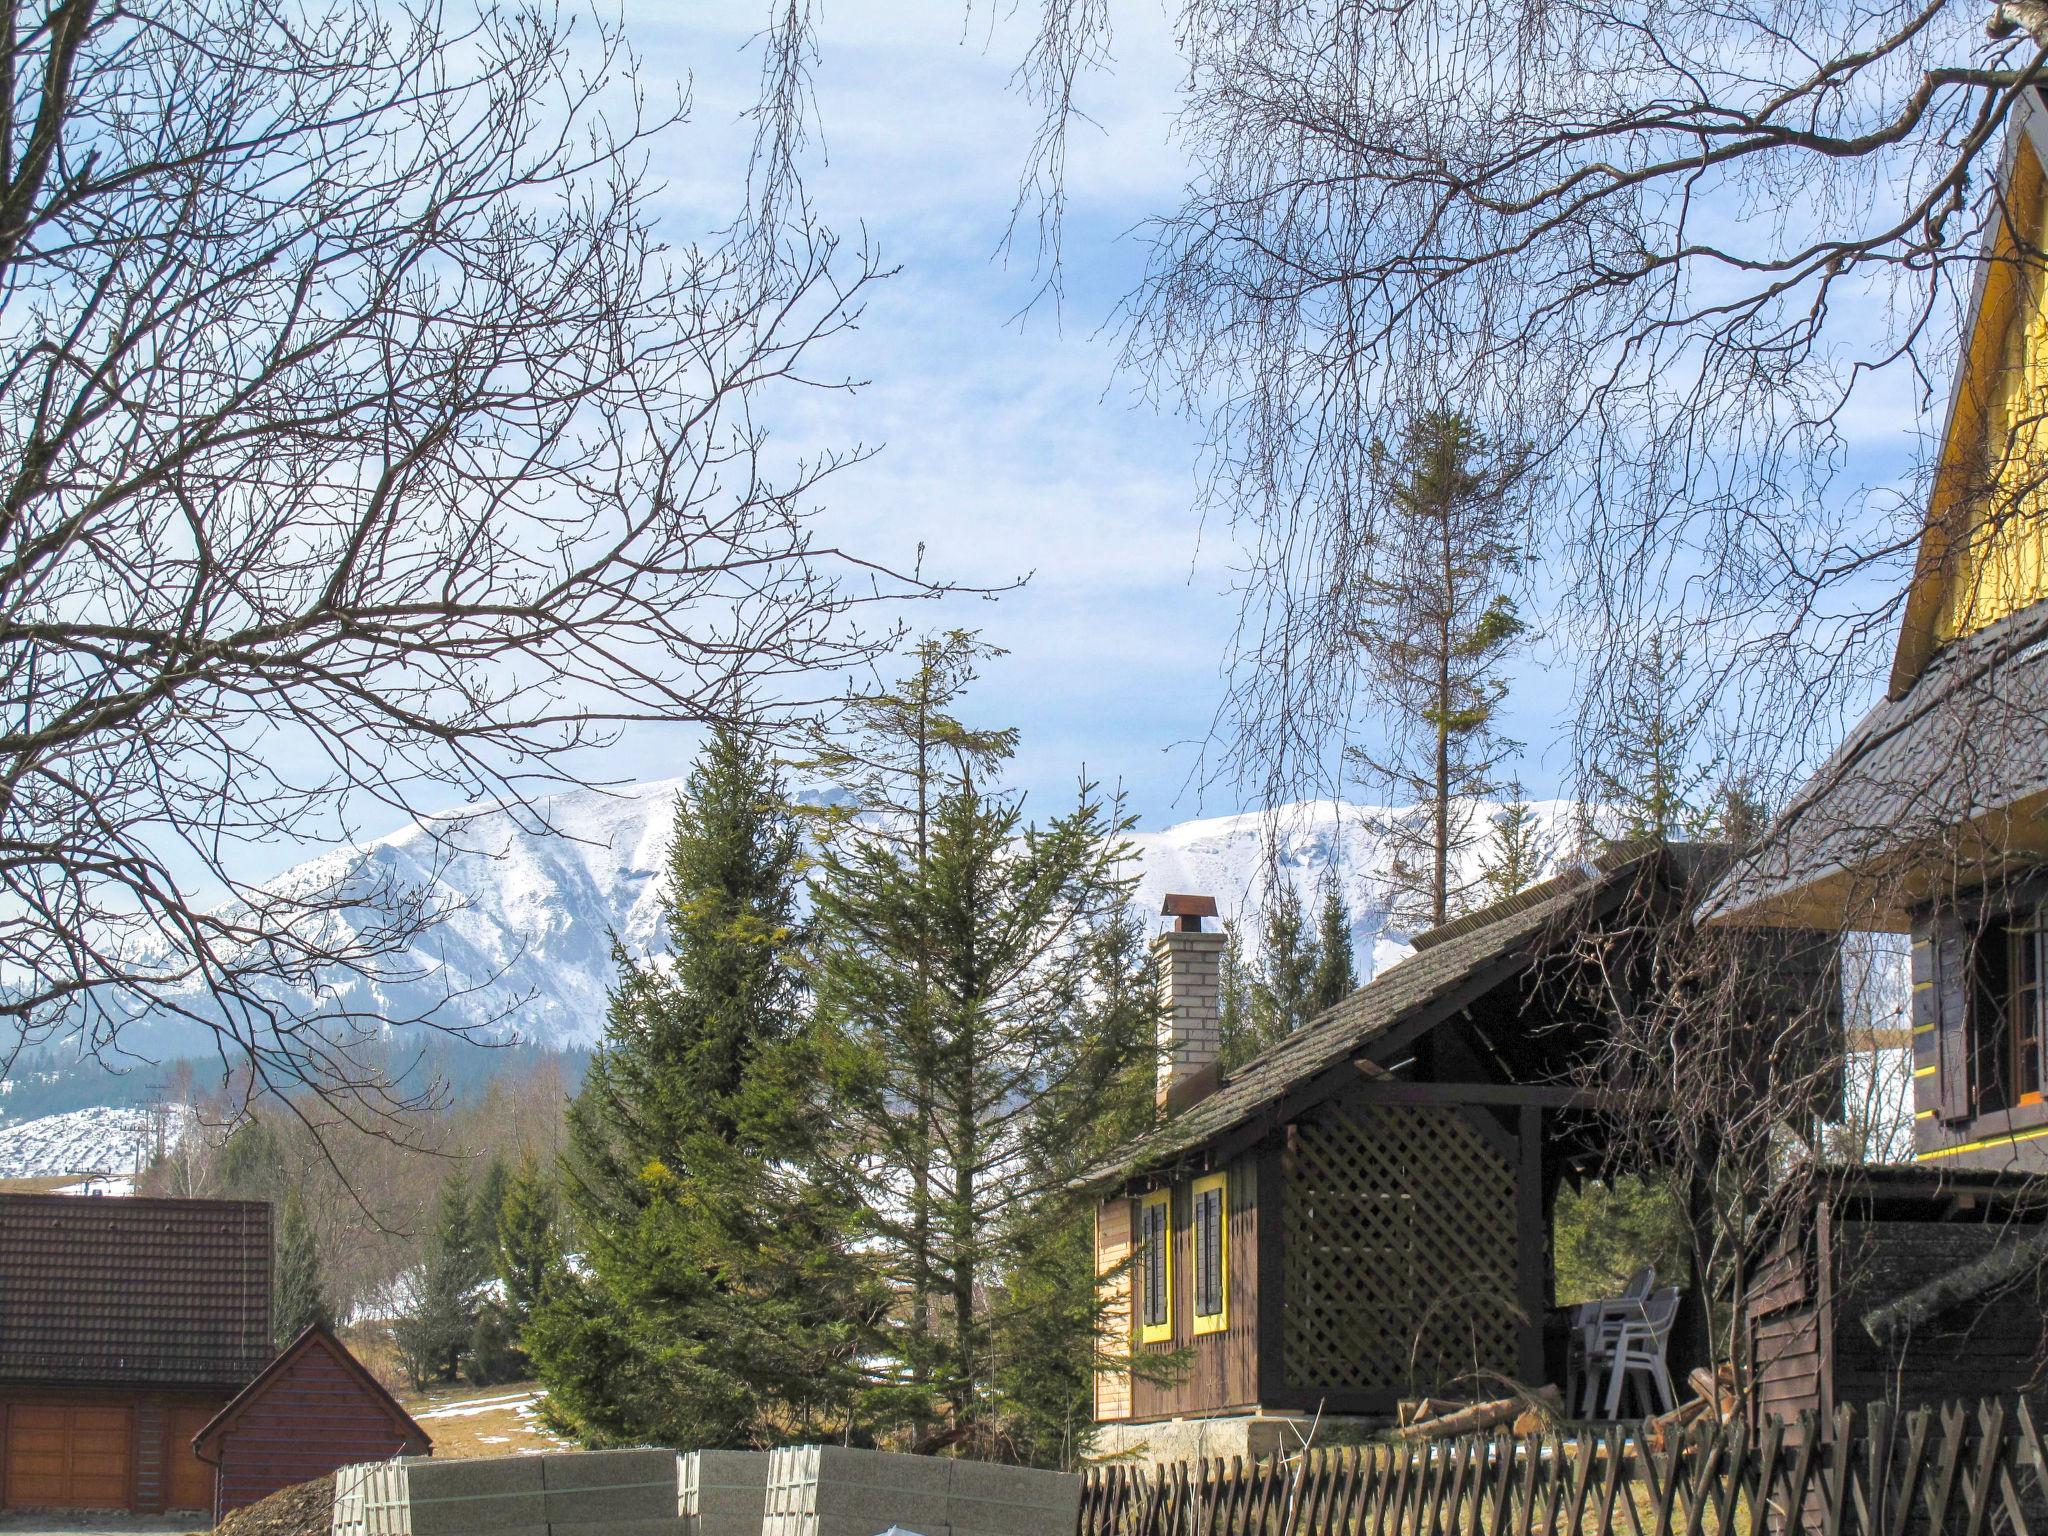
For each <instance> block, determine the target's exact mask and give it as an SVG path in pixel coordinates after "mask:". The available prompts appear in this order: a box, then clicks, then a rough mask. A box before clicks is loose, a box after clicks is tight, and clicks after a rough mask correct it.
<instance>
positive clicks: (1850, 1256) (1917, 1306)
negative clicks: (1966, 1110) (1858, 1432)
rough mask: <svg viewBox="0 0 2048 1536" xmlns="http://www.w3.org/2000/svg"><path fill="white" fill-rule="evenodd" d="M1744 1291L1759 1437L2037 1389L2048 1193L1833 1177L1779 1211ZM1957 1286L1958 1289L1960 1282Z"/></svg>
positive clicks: (1912, 1176)
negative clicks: (1856, 1416)
mask: <svg viewBox="0 0 2048 1536" xmlns="http://www.w3.org/2000/svg"><path fill="white" fill-rule="evenodd" d="M1779 1207H1780V1214H1779V1215H1778V1217H1777V1219H1776V1221H1775V1223H1774V1226H1773V1229H1772V1230H1771V1231H1770V1233H1769V1234H1768V1236H1767V1237H1766V1238H1765V1240H1764V1241H1763V1242H1761V1243H1760V1244H1759V1245H1758V1247H1757V1252H1756V1255H1755V1258H1754V1260H1753V1262H1752V1264H1751V1267H1750V1273H1749V1276H1748V1280H1749V1285H1748V1293H1747V1297H1746V1302H1745V1308H1744V1315H1743V1329H1742V1354H1743V1366H1744V1370H1745V1377H1746V1379H1747V1380H1748V1381H1749V1383H1750V1387H1751V1390H1750V1395H1749V1408H1750V1413H1751V1416H1752V1422H1753V1423H1754V1424H1756V1425H1758V1426H1760V1425H1761V1423H1762V1421H1763V1420H1764V1419H1766V1418H1769V1417H1776V1418H1779V1419H1782V1420H1784V1421H1785V1422H1786V1423H1788V1424H1791V1423H1794V1422H1796V1421H1797V1420H1798V1419H1799V1418H1800V1416H1801V1415H1802V1414H1811V1415H1812V1416H1813V1417H1814V1419H1815V1420H1816V1421H1818V1422H1820V1423H1823V1424H1825V1423H1829V1422H1831V1421H1832V1419H1833V1417H1834V1414H1835V1410H1836V1409H1837V1408H1839V1407H1842V1406H1845V1405H1850V1404H1854V1405H1857V1406H1859V1407H1868V1406H1869V1405H1871V1404H1873V1403H1888V1404H1889V1405H1891V1407H1893V1408H1894V1409H1897V1410H1901V1411H1903V1410H1905V1409H1910V1408H1919V1407H1927V1406H1932V1405H1936V1404H1941V1403H1947V1402H1953V1401H1956V1400H1957V1399H1974V1398H1978V1397H1988V1396H1997V1395H2001V1394H2006V1393H2011V1392H2017V1391H2020V1390H2022V1389H2031V1388H2035V1387H2038V1386H2039V1385H2040V1360H2041V1345H2042V1334H2043V1329H2044V1327H2048V1306H2044V1302H2048V1296H2044V1294H2043V1291H2044V1281H2043V1277H2042V1273H2041V1269H2040V1265H2039V1263H2038V1254H2036V1255H2035V1259H2036V1262H2034V1263H2031V1264H2014V1263H2000V1262H1999V1259H2000V1258H2001V1256H2012V1255H2017V1254H2018V1253H2019V1251H2020V1250H2022V1249H2023V1248H2027V1247H2031V1246H2032V1245H2035V1244H2038V1242H2039V1240H2040V1238H2041V1237H2042V1235H2043V1234H2044V1233H2048V1225H2044V1222H2048V1193H2044V1191H2043V1190H2042V1189H2041V1187H2040V1185H2039V1183H2038V1181H2036V1180H2034V1179H2032V1178H2030V1177H2028V1176H2026V1175H2023V1174H2012V1173H1991V1172H1980V1171H1977V1170H1972V1169H1964V1168H1956V1167H1953V1166H1943V1165H1939V1164H1937V1165H1934V1166H1927V1167H1903V1168H1879V1167H1845V1168H1827V1169H1820V1170H1816V1171H1813V1172H1810V1173H1808V1174H1806V1175H1805V1176H1803V1177H1802V1179H1801V1180H1800V1181H1799V1183H1798V1185H1797V1186H1796V1188H1795V1189H1794V1190H1793V1191H1791V1192H1790V1198H1788V1199H1785V1200H1782V1201H1781V1202H1779ZM1958 1277H1960V1281H1961V1283H1959V1281H1958Z"/></svg>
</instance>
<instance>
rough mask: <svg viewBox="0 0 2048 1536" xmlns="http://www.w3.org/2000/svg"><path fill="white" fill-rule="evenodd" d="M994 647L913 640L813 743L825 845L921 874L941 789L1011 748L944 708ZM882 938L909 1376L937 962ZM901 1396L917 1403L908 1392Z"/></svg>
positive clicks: (919, 1292) (965, 636)
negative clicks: (829, 787) (899, 1064)
mask: <svg viewBox="0 0 2048 1536" xmlns="http://www.w3.org/2000/svg"><path fill="white" fill-rule="evenodd" d="M1001 654H1002V652H1001V651H1000V650H998V649H997V648H996V647H994V646H991V645H989V644H987V643H986V642H984V641H983V640H982V639H981V638H980V636H978V635H977V634H975V633H974V632H972V631H970V630H957V629H956V630H948V631H945V632H944V633H941V634H936V635H928V636H926V637H925V638H924V639H922V640H920V641H919V642H918V643H917V644H916V645H915V646H914V647H913V648H912V650H911V654H910V661H911V666H910V669H909V671H908V673H907V674H906V675H905V676H904V677H903V678H902V679H901V680H900V681H899V682H898V683H897V684H896V686H895V687H893V688H877V689H875V690H873V691H872V692H868V693H864V694H860V695H858V696H856V697H855V698H854V699H853V700H852V702H851V703H850V705H849V706H848V708H847V709H846V711H845V712H844V714H843V715H842V717H841V718H840V720H839V721H838V722H836V725H837V730H836V733H835V734H834V735H833V736H832V737H831V738H829V739H827V740H824V741H822V742H820V743H819V745H818V748H817V751H816V752H815V754H814V755H813V757H812V758H811V759H810V761H809V762H808V763H807V764H806V765H805V767H806V769H807V771H810V772H814V773H817V774H820V775H822V776H823V777H825V778H827V779H829V780H831V781H832V782H834V783H835V784H836V785H837V786H838V788H839V790H840V791H841V793H842V802H841V803H840V804H839V805H837V806H834V807H831V808H829V809H828V810H826V811H825V812H823V813H822V814H821V815H820V816H819V817H818V820H819V821H820V823H821V825H820V827H819V831H820V834H821V840H822V841H823V842H825V843H827V844H828V845H829V844H830V843H832V842H833V841H835V839H837V840H844V839H847V838H853V839H857V840H860V841H863V842H868V843H876V842H879V843H881V844H883V845H885V846H888V847H891V848H894V849H895V850H896V851H897V852H898V853H899V854H900V855H901V856H902V857H903V859H904V860H905V862H906V863H907V864H908V866H909V867H910V868H911V869H912V870H913V871H916V872H919V873H920V875H921V873H922V872H923V871H924V870H925V868H926V866H927V864H928V862H929V860H930V856H931V842H932V824H933V817H934V815H935V813H936V808H937V806H938V803H939V801H940V799H941V798H942V797H943V796H944V795H945V794H946V792H947V790H948V788H949V787H951V786H954V785H958V784H962V783H967V782H971V781H973V780H974V779H976V778H978V777H986V776H988V775H990V774H993V773H995V772H996V771H998V770H999V768H1000V766H1001V765H1002V764H1003V763H1004V762H1006V761H1007V760H1008V759H1009V756H1010V754H1011V753H1012V752H1013V751H1015V750H1016V743H1017V733H1016V732H1015V731H1014V730H1010V729H989V728H985V727H973V726H969V725H967V724H965V723H964V722H963V721H962V720H960V719H959V717H958V716H957V715H955V714H954V713H953V710H954V706H955V705H956V704H957V703H958V701H959V699H960V698H961V696H962V695H963V694H964V693H965V692H966V691H967V688H968V687H969V685H970V684H972V682H973V681H974V678H975V675H976V668H977V667H978V666H979V665H980V663H981V662H983V661H985V660H987V659H989V658H992V657H995V656H1000V655H1001ZM856 817H857V818H859V820H858V821H857V822H856V820H855V818H856ZM889 942H890V946H891V949H892V951H893V953H894V954H895V955H896V956H897V957H898V960H899V962H900V964H899V965H898V967H897V968H896V970H895V971H894V972H893V973H892V974H893V977H894V983H895V985H896V986H897V988H898V992H897V996H896V997H895V998H894V999H893V1002H892V1006H893V1008H894V1010H895V1012H896V1014H897V1016H898V1018H899V1019H900V1020H901V1027H900V1030H899V1038H898V1040H897V1048H898V1049H899V1050H900V1051H902V1052H903V1053H904V1061H903V1068H904V1070H903V1073H902V1083H901V1086H902V1089H903V1092H904V1095H905V1098H904V1105H905V1111H906V1112H905V1117H904V1119H905V1123H904V1125H903V1126H902V1127H900V1128H899V1130H898V1133H897V1135H896V1137H895V1148H896V1156H897V1157H898V1158H899V1160H900V1162H901V1164H902V1168H903V1177H904V1180H905V1187H904V1189H903V1190H902V1192H901V1193H902V1201H903V1220H902V1223H901V1225H902V1241H903V1242H904V1244H905V1247H906V1254H905V1260H906V1263H907V1266H908V1274H907V1276H906V1278H905V1280H904V1284H905V1287H906V1289H907V1291H908V1301H907V1305H906V1308H905V1311H906V1314H907V1319H908V1321H907V1330H908V1341H907V1343H906V1345H905V1351H906V1357H907V1358H913V1359H915V1360H917V1361H918V1362H920V1363H919V1364H918V1365H916V1366H915V1367H913V1372H912V1374H913V1376H914V1377H917V1378H918V1379H922V1378H923V1376H924V1375H925V1374H928V1372H929V1369H930V1364H931V1358H932V1357H931V1351H930V1349H929V1347H928V1344H927V1336H928V1334H929V1332H930V1329H931V1322H932V1316H933V1308H934V1306H935V1304H936V1299H937V1293H938V1284H939V1280H938V1261H937V1257H936V1248H937V1244H938V1230H937V1226H936V1224H935V1218H934V1211H935V1208H936V1205H937V1202H938V1200H939V1198H940V1195H939V1191H938V1188H937V1186H936V1184H935V1182H934V1179H935V1177H936V1169H937V1167H938V1163H939V1148H938V1140H937V1137H938V1132H937V1115H938V1107H937V1087H936V1085H937V1081H938V1076H939V1071H940V1064H939V1062H938V1060H937V1057H936V1054H935V1048H936V1037H935V1035H934V1033H933V1030H932V1028H931V1026H930V1025H929V1024H928V1023H927V1021H926V1015H927V1014H928V1013H929V1011H930V1009H931V1007H932V989H933V987H934V985H935V982H934V979H933V977H934V973H935V971H936V969H937V966H936V962H935V959H934V957H933V956H932V954H931V953H929V951H930V948H931V944H932V942H933V940H932V936H931V935H928V934H923V933H918V932H898V933H895V934H892V935H891V936H890V940H889ZM911 1396H912V1399H913V1407H914V1408H915V1401H916V1397H917V1394H916V1392H915V1391H913V1392H912V1394H911ZM918 1427H919V1428H920V1429H921V1428H922V1425H921V1423H920V1424H919V1425H918Z"/></svg>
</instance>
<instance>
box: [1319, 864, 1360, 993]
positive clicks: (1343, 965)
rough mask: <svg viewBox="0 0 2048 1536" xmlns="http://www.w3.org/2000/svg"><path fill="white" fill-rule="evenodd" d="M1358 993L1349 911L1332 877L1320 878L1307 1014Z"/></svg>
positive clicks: (1341, 892)
mask: <svg viewBox="0 0 2048 1536" xmlns="http://www.w3.org/2000/svg"><path fill="white" fill-rule="evenodd" d="M1357 990H1358V971H1357V968H1356V966H1355V964H1354V963H1353V960H1352V957H1351V909H1350V907H1349V906H1347V905H1346V904H1345V901H1344V892H1343V890H1342V889H1341V888H1340V887H1339V886H1338V884H1337V877H1336V875H1335V873H1333V872H1328V871H1326V872H1325V873H1324V875H1323V895H1322V902H1321V905H1320V907H1319V908H1318V910H1317V915H1316V969H1315V975H1314V977H1313V978H1312V979H1311V980H1310V982H1309V1013H1310V1016H1311V1017H1313V1016H1314V1015H1316V1014H1319V1013H1322V1012H1323V1011H1324V1010H1326V1009H1329V1008H1334V1007H1336V1006H1337V1004H1339V1003H1341V1002H1343V1001H1344V999H1345V998H1347V997H1349V996H1350V995H1351V994H1352V993H1353V992H1355V991H1357Z"/></svg>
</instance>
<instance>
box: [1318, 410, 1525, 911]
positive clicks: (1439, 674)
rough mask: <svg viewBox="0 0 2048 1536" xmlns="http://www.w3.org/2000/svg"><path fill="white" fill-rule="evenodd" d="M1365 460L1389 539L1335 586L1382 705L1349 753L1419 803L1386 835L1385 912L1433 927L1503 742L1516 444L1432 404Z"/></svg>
mask: <svg viewBox="0 0 2048 1536" xmlns="http://www.w3.org/2000/svg"><path fill="white" fill-rule="evenodd" d="M1373 458H1374V463H1375V465H1376V466H1377V467H1378V469H1379V470H1380V472H1381V474H1382V475H1383V476H1384V477H1385V479H1386V481H1387V485H1386V494H1385V502H1386V508H1387V511H1388V514H1389V522H1388V525H1387V526H1388V529H1389V533H1390V537H1389V539H1388V540H1387V543H1386V546H1385V550H1384V555H1383V558H1381V559H1378V560H1375V561H1373V562H1371V564H1370V565H1369V567H1368V569H1367V574H1365V575H1364V576H1363V577H1362V578H1361V579H1360V580H1359V582H1358V585H1357V588H1356V590H1355V591H1354V592H1352V593H1351V594H1349V596H1350V599H1351V602H1352V605H1353V612H1354V614H1355V618H1354V622H1353V628H1352V638H1353V639H1354V640H1355V641H1356V642H1357V643H1358V645H1359V646H1360V647H1361V649H1362V651H1363V659H1364V662H1365V665H1366V666H1367V667H1368V668H1369V669H1370V672H1371V675H1372V678H1373V680H1374V682H1375V683H1376V684H1377V687H1378V691H1379V695H1380V697H1381V698H1383V699H1384V700H1385V702H1386V706H1387V719H1386V721H1385V726H1386V732H1385V746H1384V748H1382V749H1381V750H1378V751H1369V750H1367V749H1364V748H1354V749H1353V750H1352V752H1351V754H1350V755H1351V757H1352V760H1353V761H1354V762H1356V763H1358V764H1360V765H1362V766H1363V767H1364V768H1365V769H1367V770H1368V773H1369V775H1370V776H1371V777H1372V778H1374V779H1377V780H1378V781H1379V782H1381V783H1383V784H1385V785H1386V786H1388V789H1389V791H1390V793H1393V794H1395V795H1396V796H1398V797H1399V798H1401V799H1402V800H1404V801H1407V800H1413V801H1417V802H1420V803H1421V804H1422V806H1423V808H1424V817H1423V822H1422V824H1421V826H1420V827H1410V826H1409V825H1408V824H1406V823H1401V822H1396V823H1394V824H1393V825H1392V826H1391V827H1390V829H1389V831H1390V835H1391V836H1392V838H1393V839H1394V842H1395V858H1394V861H1393V870H1394V873H1395V875H1396V877H1397V880H1398V881H1399V883H1400V885H1401V887H1402V889H1401V893H1400V895H1401V901H1400V905H1399V906H1398V907H1397V909H1396V910H1397V913H1398V914H1400V915H1401V916H1402V918H1403V920H1404V921H1411V922H1421V923H1424V924H1427V925H1428V926H1432V927H1433V926H1436V925H1438V924H1441V923H1443V922H1445V921H1447V920H1448V919H1449V918H1451V917H1454V916H1455V915H1457V912H1458V911H1459V910H1461V909H1462V908H1463V907H1464V906H1465V905H1466V903H1467V899H1468V893H1467V891H1466V890H1465V888H1464V887H1463V886H1462V885H1461V884H1459V883H1458V882H1457V880H1456V878H1455V876H1454V872H1453V868H1452V865H1453V861H1454V860H1455V858H1456V856H1457V854H1458V853H1459V852H1460V851H1461V850H1462V849H1464V848H1465V847H1467V846H1469V844H1470V843H1471V842H1472V841H1473V839H1474V837H1475V836H1476V835H1477V834H1476V832H1475V829H1474V828H1473V826H1472V814H1471V802H1472V801H1473V799H1474V798H1476V797H1479V796H1483V795H1486V794H1488V793H1490V792H1491V790H1492V788H1493V780H1492V774H1493V769H1494V767H1495V765H1496V764H1497V763H1498V762H1499V761H1500V758H1501V754H1502V752H1503V750H1504V749H1506V748H1507V747H1508V746H1510V745H1511V744H1510V743H1507V742H1504V741H1502V740H1501V739H1500V738H1498V737H1497V736H1496V735H1495V734H1494V730H1493V722H1494V717H1495V715H1496V714H1497V713H1498V711H1499V708H1500V703H1501V700H1502V698H1503V697H1504V695H1505V693H1506V689H1507V684H1506V682H1505V680H1504V679H1503V678H1502V676H1501V668H1502V665H1503V664H1504V663H1505V661H1506V659H1507V657H1508V656H1509V655H1510V653H1511V652H1512V651H1513V649H1514V647H1515V645H1516V644H1517V643H1518V641H1519V640H1520V639H1521V637H1522V635H1523V632H1524V629H1525V627H1526V626H1524V624H1523V623H1522V620H1521V617H1520V615H1519V614H1518V613H1517V612H1516V609H1515V603H1514V600H1513V598H1512V597H1510V596H1509V594H1508V592H1507V590H1506V587H1507V583H1508V582H1509V580H1510V579H1511V578H1512V577H1513V575H1514V573H1515V572H1516V570H1518V569H1519V567H1520V564H1521V561H1522V551H1521V548H1520V546H1519V544H1518V542H1517V540H1516V538H1515V523H1516V518H1517V515H1518V506H1517V500H1518V493H1519V490H1520V488H1521V486H1522V484H1523V482H1524V480H1525V479H1526V477H1527V475H1528V472H1529V454H1528V451H1527V449H1525V448H1522V447H1519V446H1505V447H1503V446H1501V445H1499V444H1496V443H1494V442H1493V441H1491V440H1490V439H1488V438H1487V437H1486V435H1485V434H1484V433H1482V432H1481V431H1480V430H1479V429H1478V427H1477V426H1476V425H1475V424H1474V423H1473V422H1472V421H1471V419H1470V418H1468V417H1466V416H1463V415H1460V414H1458V413H1457V412H1455V411H1436V412H1431V413H1428V414H1426V415H1423V416H1421V417H1419V418H1418V419H1416V420H1415V421H1413V422H1412V423H1410V424H1409V426H1408V427H1407V429H1406V430H1405V431H1404V432H1403V433H1402V435H1401V439H1400V442H1399V444H1398V445H1397V446H1395V447H1393V448H1388V447H1386V446H1384V445H1381V446H1379V447H1377V448H1376V449H1375V450H1374V455H1373Z"/></svg>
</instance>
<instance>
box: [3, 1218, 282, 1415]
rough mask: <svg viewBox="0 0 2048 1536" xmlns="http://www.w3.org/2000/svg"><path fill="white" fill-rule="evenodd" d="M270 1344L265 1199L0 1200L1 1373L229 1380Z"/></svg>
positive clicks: (267, 1352)
mask: <svg viewBox="0 0 2048 1536" xmlns="http://www.w3.org/2000/svg"><path fill="white" fill-rule="evenodd" d="M270 1358H271V1345H270V1207H269V1206H268V1205H265V1204H262V1203H261V1202H258V1201H249V1200H138V1199H111V1198H109V1199H93V1198H83V1197H79V1196H76V1195H0V1382H42V1383H61V1384H65V1385H94V1384H104V1385H147V1386H165V1387H188V1386H189V1387H228V1388H237V1387H240V1386H242V1385H243V1384H244V1383H246V1382H247V1381H249V1380H250V1379H251V1378H252V1377H254V1376H255V1375H256V1373H257V1372H258V1371H260V1370H262V1369H263V1367H264V1366H265V1365H266V1364H267V1363H268V1362H269V1360H270Z"/></svg>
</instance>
